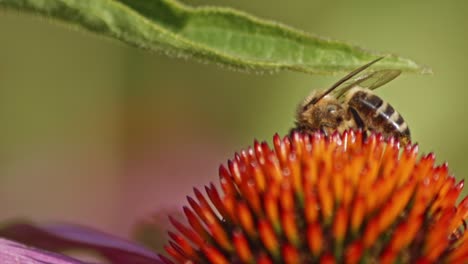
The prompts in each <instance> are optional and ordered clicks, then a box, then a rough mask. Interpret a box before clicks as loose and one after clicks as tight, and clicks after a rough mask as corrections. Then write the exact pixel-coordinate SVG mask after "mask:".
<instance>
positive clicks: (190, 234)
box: [169, 216, 207, 247]
mask: <svg viewBox="0 0 468 264" xmlns="http://www.w3.org/2000/svg"><path fill="white" fill-rule="evenodd" d="M169 221H170V222H171V224H172V225H173V226H174V227H175V228H176V229H177V230H178V231H179V232H180V233H182V234H183V235H184V236H185V237H186V238H188V239H190V241H192V243H195V244H197V246H199V247H200V246H202V245H203V243H204V241H203V239H202V238H201V237H200V235H199V234H197V233H195V232H194V231H193V230H192V229H190V228H188V227H186V226H185V225H183V224H181V223H180V222H179V221H177V220H176V219H174V218H173V217H171V216H169ZM203 231H204V230H203ZM205 234H206V232H205ZM206 235H207V234H206Z"/></svg>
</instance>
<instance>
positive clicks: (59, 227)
mask: <svg viewBox="0 0 468 264" xmlns="http://www.w3.org/2000/svg"><path fill="white" fill-rule="evenodd" d="M0 236H3V237H6V238H9V239H12V240H15V241H19V242H21V243H25V244H28V245H31V246H34V247H37V248H42V249H46V250H50V251H62V250H67V249H87V250H94V251H95V252H98V253H100V254H101V255H102V256H104V257H105V258H107V259H108V260H109V261H111V263H119V264H126V263H129V264H130V263H131V264H136V263H138V264H146V263H154V264H162V263H163V262H162V260H161V259H160V258H159V257H158V255H157V254H156V253H155V252H153V251H151V250H149V249H147V248H145V247H143V246H140V245H138V244H135V243H133V242H130V241H127V240H124V239H122V238H118V237H115V236H112V235H109V234H106V233H103V232H100V231H97V230H94V229H91V228H87V227H82V226H77V225H68V224H54V225H41V226H39V225H32V224H28V223H17V224H12V225H9V226H6V227H5V228H2V229H0Z"/></svg>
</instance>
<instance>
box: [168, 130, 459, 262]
mask: <svg viewBox="0 0 468 264" xmlns="http://www.w3.org/2000/svg"><path fill="white" fill-rule="evenodd" d="M273 146H274V147H273V149H272V148H270V147H269V146H268V145H267V144H266V143H258V142H255V143H254V145H253V147H250V148H248V149H247V150H243V151H241V152H240V153H238V154H236V155H235V157H234V159H232V160H229V161H228V164H227V166H221V167H220V169H219V176H220V186H221V190H222V192H220V191H218V189H217V188H216V187H215V185H214V184H210V185H209V186H205V191H206V195H203V194H202V192H201V191H199V190H198V189H195V197H193V198H192V197H188V203H189V205H190V206H186V207H184V208H183V212H184V213H185V216H186V219H187V222H188V223H182V222H180V221H178V220H175V219H173V218H171V222H172V223H173V225H174V226H175V228H176V229H177V230H178V232H170V233H169V235H170V237H171V241H170V242H169V244H168V245H167V246H166V247H165V249H166V251H167V253H168V254H169V256H170V257H169V258H166V257H162V259H163V261H165V262H166V263H174V262H175V263H216V264H224V263H226V264H227V263H260V264H267V263H468V243H467V240H468V232H466V222H465V221H466V219H467V218H468V198H465V199H463V201H461V203H459V204H458V206H457V205H456V202H457V198H458V196H459V194H460V192H461V190H462V188H463V181H461V182H458V183H457V182H456V180H455V178H454V177H452V176H450V175H449V172H448V168H447V165H446V164H442V165H435V156H434V155H433V154H429V155H426V156H423V157H420V158H418V147H417V146H416V145H408V146H406V147H404V148H401V147H400V146H399V143H398V142H397V141H396V140H394V139H388V140H387V139H383V138H382V137H380V136H379V135H375V134H372V135H370V136H369V137H368V138H367V139H366V140H363V134H362V133H361V132H352V131H349V132H345V133H344V134H342V135H339V134H334V135H332V136H330V137H328V138H325V137H324V136H322V135H321V134H314V135H306V134H298V133H296V134H294V135H292V136H291V137H285V138H283V139H281V138H280V137H279V136H278V135H276V136H275V137H274V139H273Z"/></svg>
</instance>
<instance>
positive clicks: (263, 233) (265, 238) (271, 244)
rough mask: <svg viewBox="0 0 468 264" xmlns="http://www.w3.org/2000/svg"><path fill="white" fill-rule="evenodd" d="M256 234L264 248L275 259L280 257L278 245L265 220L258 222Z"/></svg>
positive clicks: (271, 229)
mask: <svg viewBox="0 0 468 264" xmlns="http://www.w3.org/2000/svg"><path fill="white" fill-rule="evenodd" d="M258 232H259V234H260V239H261V240H262V242H263V245H264V246H265V248H266V249H267V250H268V252H269V253H270V254H271V255H272V256H273V257H274V258H275V259H278V258H279V257H280V244H279V241H278V239H277V238H276V235H275V232H274V231H273V228H272V227H271V225H270V224H269V223H268V222H267V221H265V220H260V221H259V223H258Z"/></svg>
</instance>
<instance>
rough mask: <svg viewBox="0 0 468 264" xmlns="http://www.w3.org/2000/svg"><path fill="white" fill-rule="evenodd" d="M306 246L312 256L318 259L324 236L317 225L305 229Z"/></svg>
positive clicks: (322, 247)
mask: <svg viewBox="0 0 468 264" xmlns="http://www.w3.org/2000/svg"><path fill="white" fill-rule="evenodd" d="M307 244H308V245H309V250H310V252H311V253H312V255H313V256H316V257H318V256H319V255H320V253H321V252H322V250H323V249H324V247H325V246H326V245H324V236H323V232H322V228H321V227H320V225H319V224H318V223H315V224H311V225H309V226H308V228H307Z"/></svg>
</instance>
